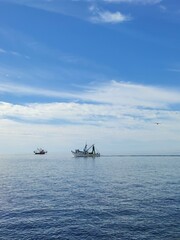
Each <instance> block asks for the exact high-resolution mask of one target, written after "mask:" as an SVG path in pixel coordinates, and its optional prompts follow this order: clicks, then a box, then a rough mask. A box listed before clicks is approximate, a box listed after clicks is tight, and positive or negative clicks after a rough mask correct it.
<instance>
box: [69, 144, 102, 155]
mask: <svg viewBox="0 0 180 240" xmlns="http://www.w3.org/2000/svg"><path fill="white" fill-rule="evenodd" d="M71 152H72V154H73V155H74V157H100V153H99V152H97V151H96V149H95V145H94V144H93V145H91V146H90V147H88V146H87V144H85V147H84V149H83V150H79V149H76V150H75V151H71Z"/></svg>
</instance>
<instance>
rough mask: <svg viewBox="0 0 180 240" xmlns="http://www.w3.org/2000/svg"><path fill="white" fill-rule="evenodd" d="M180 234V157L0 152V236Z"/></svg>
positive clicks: (71, 239)
mask: <svg viewBox="0 0 180 240" xmlns="http://www.w3.org/2000/svg"><path fill="white" fill-rule="evenodd" d="M11 239H12V240H21V239H23V240H43V239H45V240H51V239H52V240H53V239H60V240H61V239H62V240H86V239H87V240H93V239H95V240H96V239H101V240H113V239H114V240H116V239H122V240H146V239H147V240H180V156H177V155H176V156H170V155H169V156H153V155H152V156H147V155H146V156H140V155H139V156H117V155H116V156H110V155H109V156H108V155H106V156H101V157H98V158H74V157H72V156H71V155H70V154H69V155H68V156H62V155H61V154H49V153H48V154H46V155H33V154H29V155H25V154H21V155H0V240H11Z"/></svg>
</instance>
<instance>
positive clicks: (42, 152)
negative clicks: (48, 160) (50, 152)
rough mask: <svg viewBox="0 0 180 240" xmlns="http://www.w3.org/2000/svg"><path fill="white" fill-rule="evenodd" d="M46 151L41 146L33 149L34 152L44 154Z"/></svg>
mask: <svg viewBox="0 0 180 240" xmlns="http://www.w3.org/2000/svg"><path fill="white" fill-rule="evenodd" d="M46 153H47V151H45V150H44V149H42V148H37V150H35V151H34V154H46Z"/></svg>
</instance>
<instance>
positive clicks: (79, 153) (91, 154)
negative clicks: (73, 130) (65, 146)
mask: <svg viewBox="0 0 180 240" xmlns="http://www.w3.org/2000/svg"><path fill="white" fill-rule="evenodd" d="M71 152H72V154H73V156H74V157H100V153H84V152H78V153H76V152H73V151H71Z"/></svg>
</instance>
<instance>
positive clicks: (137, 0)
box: [104, 0, 162, 5]
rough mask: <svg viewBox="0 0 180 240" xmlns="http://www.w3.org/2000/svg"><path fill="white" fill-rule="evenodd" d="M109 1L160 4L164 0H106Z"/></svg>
mask: <svg viewBox="0 0 180 240" xmlns="http://www.w3.org/2000/svg"><path fill="white" fill-rule="evenodd" d="M104 1H105V2H109V3H132V4H143V5H147V4H158V3H161V2H162V0H104Z"/></svg>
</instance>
